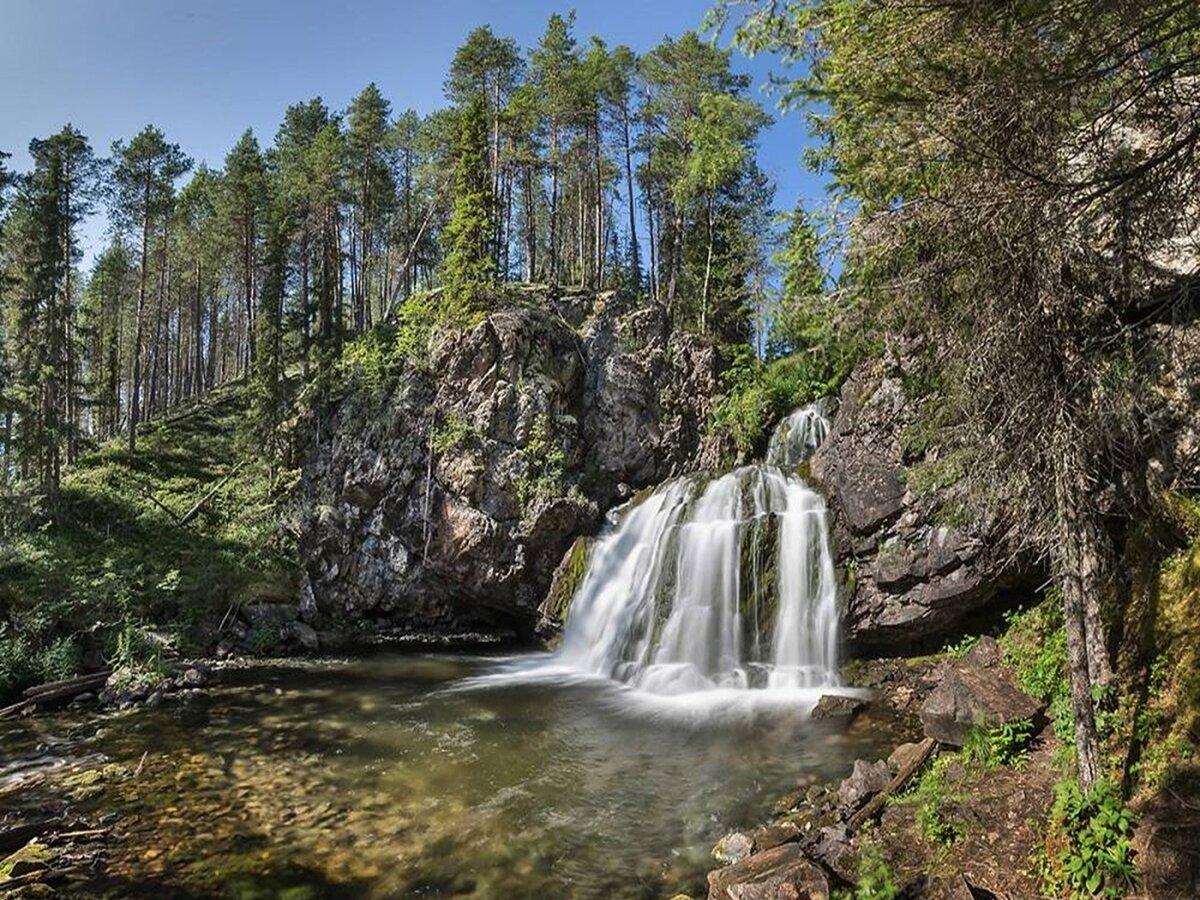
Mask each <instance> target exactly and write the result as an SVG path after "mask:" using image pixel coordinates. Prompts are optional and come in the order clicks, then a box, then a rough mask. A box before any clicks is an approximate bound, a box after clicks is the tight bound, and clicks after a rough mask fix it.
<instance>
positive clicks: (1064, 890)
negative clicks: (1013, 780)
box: [1039, 780, 1137, 900]
mask: <svg viewBox="0 0 1200 900" xmlns="http://www.w3.org/2000/svg"><path fill="white" fill-rule="evenodd" d="M1039 868H1040V869H1041V875H1042V886H1043V888H1044V891H1045V893H1046V895H1047V896H1052V897H1064V896H1065V897H1070V898H1072V900H1083V898H1088V897H1103V898H1106V900H1115V898H1119V897H1123V896H1125V894H1126V893H1128V891H1129V889H1130V888H1131V887H1132V886H1133V884H1134V882H1135V880H1136V878H1137V869H1136V867H1135V865H1134V851H1133V813H1131V812H1130V811H1129V809H1128V808H1126V806H1125V804H1124V801H1123V800H1122V798H1121V792H1120V789H1119V788H1118V787H1117V786H1116V785H1115V784H1113V783H1112V782H1111V781H1101V782H1099V783H1098V784H1097V785H1096V786H1095V787H1094V788H1093V789H1092V791H1091V792H1090V793H1087V794H1085V793H1084V792H1083V791H1082V790H1081V789H1080V787H1079V784H1078V782H1076V781H1074V780H1070V781H1061V782H1059V783H1058V784H1057V785H1056V786H1055V789H1054V806H1053V808H1052V809H1051V811H1050V825H1049V829H1048V833H1047V837H1046V849H1045V853H1044V856H1043V857H1042V858H1041V860H1040V861H1039Z"/></svg>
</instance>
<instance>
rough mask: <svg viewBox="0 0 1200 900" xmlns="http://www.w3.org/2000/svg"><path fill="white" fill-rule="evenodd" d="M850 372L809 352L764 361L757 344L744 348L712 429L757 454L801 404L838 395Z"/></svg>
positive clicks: (735, 361)
mask: <svg viewBox="0 0 1200 900" xmlns="http://www.w3.org/2000/svg"><path fill="white" fill-rule="evenodd" d="M845 374H846V373H845V372H844V371H843V370H840V369H838V370H831V369H830V368H829V367H828V365H827V364H826V362H825V361H824V360H823V359H822V358H820V357H814V356H811V355H809V354H806V353H794V354H792V355H791V356H785V357H783V358H782V359H777V360H774V361H773V362H770V363H767V364H764V363H762V362H761V361H759V360H758V359H756V358H755V357H754V355H753V351H752V350H751V348H749V347H739V348H737V349H736V350H735V351H734V355H733V360H732V362H731V364H730V366H729V368H728V369H726V371H725V373H724V375H723V376H722V382H723V394H722V396H721V398H720V399H719V400H718V401H717V404H716V407H715V409H714V412H713V421H712V424H711V428H712V429H713V430H714V432H715V433H717V434H720V435H725V436H727V437H728V438H730V439H731V440H732V442H733V444H734V446H736V447H737V449H738V451H739V452H741V453H743V454H752V453H757V452H759V451H761V450H762V448H763V446H764V444H765V443H766V440H767V437H768V436H769V432H770V429H771V428H772V427H773V426H774V425H775V423H777V422H778V421H779V420H780V419H782V418H783V417H784V416H786V415H787V414H788V413H789V412H791V411H792V410H793V409H795V408H796V407H797V406H803V405H804V404H805V403H811V402H812V401H814V400H817V399H819V398H821V397H824V396H827V395H829V394H832V393H834V392H835V391H836V390H837V388H838V385H839V384H840V383H841V381H842V379H843V378H844V377H845Z"/></svg>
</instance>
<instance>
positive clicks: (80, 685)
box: [0, 669, 111, 719]
mask: <svg viewBox="0 0 1200 900" xmlns="http://www.w3.org/2000/svg"><path fill="white" fill-rule="evenodd" d="M110 674H111V673H110V672H109V671H108V670H107V669H105V670H104V671H102V672H93V673H92V674H91V675H82V676H80V677H79V678H71V679H68V680H67V681H64V682H49V683H48V684H40V685H38V686H37V687H32V688H29V689H28V690H27V691H26V692H25V698H24V699H23V700H19V701H17V702H16V703H14V704H12V705H11V706H6V707H4V708H3V709H0V719H3V718H5V717H6V716H11V715H12V714H13V713H15V712H19V711H20V710H22V709H24V708H25V707H27V706H33V705H35V704H38V703H50V702H52V701H54V700H66V699H69V698H71V697H75V696H77V695H79V694H82V693H84V692H85V691H89V690H91V689H92V688H96V687H100V686H101V685H103V684H104V682H106V681H108V676H109V675H110Z"/></svg>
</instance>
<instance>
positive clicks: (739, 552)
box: [544, 406, 838, 700]
mask: <svg viewBox="0 0 1200 900" xmlns="http://www.w3.org/2000/svg"><path fill="white" fill-rule="evenodd" d="M828 427H829V423H828V420H827V419H826V418H825V416H824V414H823V411H822V409H821V408H819V407H817V406H813V407H806V408H805V409H802V410H797V411H796V412H795V413H793V414H792V415H791V416H789V417H788V419H787V420H785V421H784V422H783V423H782V424H781V425H780V427H779V429H778V430H777V431H776V433H775V434H774V435H773V436H772V439H771V445H770V451H769V453H768V462H767V463H764V464H758V465H752V466H746V467H744V468H741V469H737V470H736V471H733V472H730V473H728V474H726V475H723V476H721V477H720V478H716V479H714V480H711V481H704V480H703V479H701V478H698V477H695V476H689V477H684V478H678V479H674V480H672V481H669V482H666V483H665V484H663V485H662V486H660V487H659V488H658V489H657V490H656V491H655V492H654V493H653V494H651V495H650V497H648V498H647V499H645V500H644V501H642V502H641V503H639V504H637V505H635V506H633V507H632V508H629V509H627V510H625V511H623V514H622V516H621V517H620V518H619V519H618V520H617V522H616V523H615V524H614V525H613V527H612V528H611V529H610V531H609V532H608V533H607V534H605V535H604V536H603V537H602V538H601V539H600V540H599V541H598V543H597V545H596V546H595V548H594V549H593V551H592V554H591V557H590V559H589V561H588V566H587V570H586V573H585V575H584V578H583V581H582V584H581V585H580V587H579V589H578V591H577V593H576V595H575V598H574V600H573V601H572V604H571V607H570V611H569V614H568V618H567V623H566V627H565V631H564V635H563V640H562V644H561V646H560V647H559V649H558V651H557V652H556V653H555V654H554V655H553V656H552V657H551V658H550V659H549V660H547V661H546V663H545V667H544V671H546V673H547V674H549V673H550V672H554V673H559V674H562V673H564V672H570V673H577V674H588V675H592V676H598V677H601V678H607V679H612V680H613V681H614V682H617V683H620V684H622V685H626V686H628V687H630V688H634V689H636V690H638V691H639V692H642V693H644V694H647V695H650V696H659V697H664V698H665V697H682V696H684V695H687V696H690V697H696V695H700V694H704V695H706V696H707V697H708V698H709V699H711V700H716V699H717V698H718V697H721V698H726V699H727V698H728V697H729V695H730V692H752V693H753V694H756V695H758V696H760V697H762V696H763V694H764V692H765V690H767V689H769V690H772V691H796V690H807V691H809V692H811V691H812V689H817V688H829V687H836V686H837V685H838V675H837V664H838V659H837V653H838V615H837V589H836V581H835V576H834V569H833V558H832V554H831V548H830V541H829V532H828V526H827V516H826V510H825V504H824V502H823V500H822V499H821V497H820V496H819V495H818V494H817V493H815V492H814V491H812V490H811V489H810V488H809V487H808V486H807V485H805V483H804V482H803V481H802V480H801V479H800V478H799V477H798V476H797V475H796V474H795V473H794V471H793V470H794V467H795V466H796V465H798V464H799V463H800V462H802V461H804V460H805V459H807V458H808V456H810V455H811V453H812V452H813V451H814V450H815V449H816V448H817V446H819V445H820V442H821V441H822V440H823V439H824V437H825V434H826V433H827V431H828ZM740 696H743V697H746V698H747V699H749V696H750V695H749V694H746V693H740ZM696 699H699V698H698V697H696Z"/></svg>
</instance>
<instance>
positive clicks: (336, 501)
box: [295, 295, 718, 632]
mask: <svg viewBox="0 0 1200 900" xmlns="http://www.w3.org/2000/svg"><path fill="white" fill-rule="evenodd" d="M717 366H718V361H717V356H716V352H715V349H714V348H713V347H712V346H711V345H710V344H708V343H707V342H705V341H703V340H701V339H699V338H697V337H695V336H692V335H684V334H681V333H674V332H673V331H672V329H671V327H670V324H669V320H668V317H667V315H666V312H665V310H664V309H663V308H661V307H658V306H641V307H636V306H634V305H633V304H631V303H628V302H625V301H622V300H620V299H618V298H617V297H615V296H613V295H600V296H596V297H593V296H577V297H571V298H564V299H561V300H557V301H554V302H551V301H550V300H548V299H547V298H546V297H544V296H540V297H538V296H534V297H532V298H530V297H525V298H524V299H522V300H512V299H510V300H509V301H507V302H505V303H502V304H497V305H496V306H495V307H494V308H493V309H492V311H491V312H490V313H489V314H488V316H487V318H486V319H485V320H484V321H483V322H481V323H480V324H479V325H477V326H475V327H474V328H472V329H470V330H469V331H466V332H465V333H464V332H458V333H450V334H445V335H442V336H441V337H440V338H438V339H435V341H434V344H433V346H432V348H431V358H430V361H429V365H428V367H427V368H418V367H414V366H404V367H403V368H402V370H401V371H400V372H399V374H398V375H396V376H395V377H393V378H392V379H390V380H389V381H388V383H387V384H386V386H383V387H381V386H377V385H376V386H366V385H361V384H360V385H357V386H353V385H352V386H351V388H350V389H348V390H347V391H346V393H345V395H344V396H342V397H341V398H340V399H338V400H337V401H336V402H333V403H332V404H329V405H327V406H326V407H324V408H322V409H321V410H319V411H318V412H316V413H315V414H314V417H313V422H312V426H313V427H312V438H311V439H310V441H309V445H308V447H307V449H306V452H305V456H304V462H303V468H302V473H301V478H300V483H299V485H298V487H297V490H296V497H297V511H296V524H295V527H296V531H297V534H298V536H299V546H300V549H301V556H302V562H303V565H304V572H305V576H304V579H303V585H302V588H301V597H300V601H301V602H300V605H301V615H302V618H303V619H304V620H305V621H306V622H310V623H321V622H325V621H328V620H334V621H341V620H348V619H357V620H363V619H368V620H373V621H374V623H375V627H377V628H378V627H387V628H395V629H401V630H403V629H416V628H419V629H426V630H428V629H435V630H437V629H441V630H455V629H480V628H483V629H488V628H491V629H496V628H510V629H513V630H515V631H517V632H526V631H528V630H529V629H531V627H532V625H533V621H534V618H535V610H536V608H537V605H538V604H539V603H540V602H541V601H542V599H543V598H544V597H545V596H546V592H547V588H548V586H549V584H550V579H551V574H552V573H553V572H554V571H555V567H556V566H557V565H558V563H559V561H560V560H561V559H562V557H563V554H564V551H566V550H567V548H568V547H570V546H571V544H572V542H573V541H574V540H575V538H576V537H577V536H579V535H580V534H585V533H588V532H592V531H594V530H595V529H596V528H597V527H598V525H599V523H600V521H601V517H602V516H603V514H604V512H605V511H607V510H608V509H609V508H610V507H611V506H613V505H614V504H615V503H617V502H619V501H621V500H623V499H625V498H627V497H629V496H631V495H632V493H633V492H634V491H635V490H637V489H639V488H642V487H644V486H647V485H651V484H655V483H657V482H658V481H661V480H662V479H664V478H666V477H669V476H670V475H673V474H676V473H678V472H681V471H683V470H685V469H691V468H695V467H697V466H700V465H704V464H705V462H712V461H714V460H715V458H716V455H715V451H714V450H713V449H710V448H708V447H707V446H706V445H705V442H704V439H703V435H702V428H703V423H704V422H705V420H706V418H707V417H708V414H709V404H710V401H711V398H712V397H713V395H714V393H715V391H716V386H717V381H716V379H717V374H718V372H717Z"/></svg>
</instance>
